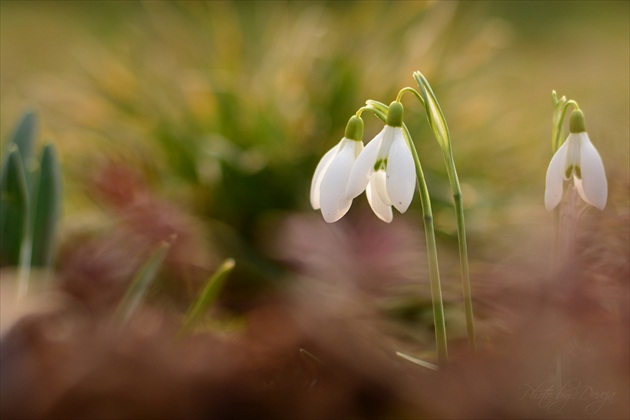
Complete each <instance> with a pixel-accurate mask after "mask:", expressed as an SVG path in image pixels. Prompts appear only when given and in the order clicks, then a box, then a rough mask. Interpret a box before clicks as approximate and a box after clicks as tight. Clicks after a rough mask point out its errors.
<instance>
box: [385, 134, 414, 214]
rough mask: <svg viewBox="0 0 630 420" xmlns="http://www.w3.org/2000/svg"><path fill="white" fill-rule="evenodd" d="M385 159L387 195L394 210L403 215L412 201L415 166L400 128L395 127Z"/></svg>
mask: <svg viewBox="0 0 630 420" xmlns="http://www.w3.org/2000/svg"><path fill="white" fill-rule="evenodd" d="M395 130H396V132H395V134H394V140H393V142H392V145H391V148H390V150H389V158H388V159H387V194H388V196H389V198H390V200H391V202H392V205H393V206H394V207H396V209H397V210H398V211H399V212H401V213H404V212H405V211H407V209H408V208H409V205H410V204H411V200H412V199H413V192H414V190H415V186H416V165H415V163H414V161H413V156H412V155H411V149H409V146H408V145H407V142H406V141H405V137H404V135H403V132H402V128H400V127H396V128H395Z"/></svg>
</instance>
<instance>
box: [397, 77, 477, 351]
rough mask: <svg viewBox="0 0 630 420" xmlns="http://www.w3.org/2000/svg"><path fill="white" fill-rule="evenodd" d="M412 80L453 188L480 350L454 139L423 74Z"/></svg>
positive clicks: (471, 334)
mask: <svg viewBox="0 0 630 420" xmlns="http://www.w3.org/2000/svg"><path fill="white" fill-rule="evenodd" d="M413 76H414V78H415V79H416V82H417V83H418V86H419V87H420V89H421V90H422V95H420V94H418V93H417V92H415V96H416V97H417V98H418V99H419V100H420V103H422V105H423V106H424V108H425V111H426V114H427V119H428V120H429V125H431V128H432V130H433V134H434V135H435V139H436V141H437V142H438V144H439V145H440V148H441V149H442V155H443V157H444V163H445V165H446V173H447V176H448V181H449V184H450V186H451V193H452V195H453V202H454V204H455V216H456V218H457V244H458V249H459V261H460V270H461V273H462V294H463V296H464V312H465V314H466V332H467V335H468V344H469V345H470V346H471V347H472V348H473V349H474V348H476V347H477V339H476V333H475V316H474V312H473V304H472V291H471V286H470V269H469V265H468V245H467V241H466V223H465V219H464V203H463V200H462V190H461V185H460V183H459V177H458V176H457V169H456V168H455V160H454V159H453V148H452V143H451V136H450V133H449V130H448V125H447V124H446V119H445V118H444V113H443V112H442V109H441V108H440V105H439V103H438V102H437V99H436V97H435V94H434V93H433V90H432V89H431V86H430V85H429V82H428V81H427V80H426V78H425V77H424V76H423V75H422V74H421V73H420V72H415V73H414V75H413ZM408 89H411V88H408ZM411 90H413V89H411ZM420 97H422V99H420Z"/></svg>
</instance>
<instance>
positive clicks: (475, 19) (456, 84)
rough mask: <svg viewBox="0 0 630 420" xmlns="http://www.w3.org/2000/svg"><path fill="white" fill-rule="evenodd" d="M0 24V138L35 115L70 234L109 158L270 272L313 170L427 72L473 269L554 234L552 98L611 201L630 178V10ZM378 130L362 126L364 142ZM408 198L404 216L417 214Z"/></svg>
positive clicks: (19, 18)
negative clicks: (587, 147) (524, 238)
mask: <svg viewBox="0 0 630 420" xmlns="http://www.w3.org/2000/svg"><path fill="white" fill-rule="evenodd" d="M1 8H2V14H1V23H2V25H1V40H2V49H1V58H2V60H1V64H0V66H1V67H0V70H1V71H0V89H1V92H2V98H1V103H2V109H1V110H0V114H1V117H2V122H1V124H2V125H1V127H0V129H1V132H2V134H3V138H6V133H8V132H9V131H10V130H11V128H12V127H11V123H12V122H13V121H16V119H17V116H18V115H20V114H21V112H22V111H23V110H24V109H25V108H27V107H35V108H36V109H38V111H39V112H40V115H41V119H42V122H43V126H44V131H45V134H46V136H47V137H50V138H53V139H54V141H55V142H56V144H57V145H58V146H59V148H60V152H61V153H60V154H61V157H62V161H63V164H64V169H65V171H66V184H67V186H68V187H67V189H66V193H67V202H66V206H65V219H64V220H65V222H64V225H65V226H66V230H68V229H74V228H75V227H76V225H78V224H81V223H82V221H85V220H88V222H86V223H88V225H91V224H96V225H98V224H99V223H101V224H102V222H101V221H102V220H106V219H107V217H108V215H107V213H106V212H103V211H102V210H101V209H99V208H98V206H95V205H94V202H93V201H92V200H91V199H86V195H85V194H84V188H85V183H84V182H85V179H86V178H88V177H90V176H92V175H93V172H94V167H98V164H99V162H101V160H102V159H103V156H114V157H116V158H117V159H121V160H123V161H125V162H126V163H127V164H129V165H132V166H135V167H136V168H138V170H139V171H140V173H141V174H142V176H144V177H146V178H147V179H148V181H149V183H150V185H151V187H152V188H153V189H154V190H155V191H156V192H157V193H158V194H160V195H162V196H164V197H166V198H168V199H170V200H173V201H177V202H179V203H181V204H182V206H184V207H185V208H187V209H190V211H191V212H193V213H195V214H197V215H198V216H200V217H202V218H204V219H205V220H206V222H207V226H208V229H209V231H210V232H213V233H214V235H215V237H216V240H217V242H218V243H219V248H221V247H222V251H223V253H225V254H229V255H232V256H236V257H241V258H246V259H249V260H251V263H252V264H253V266H254V267H255V268H254V271H256V270H258V269H260V270H262V271H264V270H265V269H264V264H263V263H261V261H264V260H261V259H260V258H259V257H258V256H257V255H259V254H261V253H262V254H264V253H265V252H264V250H261V249H260V248H261V247H262V248H264V246H262V245H261V244H260V240H259V237H260V236H261V235H262V233H263V232H261V229H263V228H262V226H269V224H268V223H267V221H268V219H270V218H271V219H273V218H275V216H277V215H281V214H283V212H286V211H310V210H309V209H310V207H309V205H308V187H309V182H310V177H311V174H312V171H313V169H314V167H315V164H316V162H317V160H318V159H319V157H320V156H321V154H322V153H323V152H324V151H325V150H327V149H328V148H329V147H330V146H331V145H332V144H333V143H334V142H336V141H337V140H338V138H340V137H341V135H342V132H343V129H344V127H345V122H346V121H347V118H348V117H349V115H351V113H353V112H354V111H355V110H356V109H357V108H358V107H359V106H361V105H362V103H363V101H364V100H366V99H368V98H371V99H377V100H381V101H384V102H388V101H390V100H391V99H393V95H394V94H395V93H396V91H397V90H398V89H399V88H401V87H403V86H407V85H409V86H411V85H412V84H413V79H412V77H411V73H412V72H413V71H414V70H421V71H422V72H423V73H424V74H425V75H426V76H427V78H428V79H429V80H430V82H431V83H432V85H433V86H434V89H435V91H436V94H437V95H438V98H439V100H440V103H441V104H442V107H443V109H444V112H445V114H446V117H447V120H448V123H449V125H450V129H451V133H452V136H453V142H454V152H455V159H456V162H457V165H458V171H459V174H460V177H461V180H462V183H463V192H464V199H465V200H466V203H467V217H468V219H467V221H468V229H469V231H470V233H469V240H470V241H471V256H472V258H473V259H475V258H497V257H501V253H499V254H498V253H497V252H499V251H500V252H503V253H504V252H505V251H504V249H505V248H506V247H507V246H511V245H514V244H513V242H514V238H515V237H518V236H519V235H520V234H524V233H525V232H532V231H541V230H545V229H546V228H547V227H548V225H549V223H550V221H551V215H550V214H548V213H546V212H545V211H544V210H543V206H542V196H543V189H544V174H545V170H546V165H547V163H548V161H549V158H550V153H551V152H550V146H549V144H550V140H549V137H550V124H551V123H550V117H551V105H550V101H551V99H550V93H551V90H552V89H556V90H557V91H558V92H559V94H560V95H567V96H569V97H571V98H574V99H576V100H577V101H578V102H579V103H580V104H581V106H582V108H583V109H584V111H585V114H586V118H587V124H588V129H589V133H590V134H591V138H592V140H593V142H594V143H595V145H596V147H597V148H598V149H599V150H600V152H601V154H602V156H603V159H604V162H605V164H606V167H607V170H608V175H609V179H610V182H611V184H614V182H615V179H617V178H616V177H623V178H624V179H627V177H628V157H629V154H628V137H629V131H630V130H629V126H628V118H627V116H628V113H629V108H628V107H629V105H628V74H629V68H628V58H629V53H628V50H629V41H628V35H629V34H628V4H627V3H624V2H556V3H537V2H462V3H457V2H253V3H249V2H152V1H147V2H89V3H80V2H2V3H1ZM405 104H406V105H407V113H406V115H407V119H408V124H409V125H410V128H411V129H412V133H413V134H414V135H415V139H416V141H417V143H418V148H419V152H420V154H421V160H422V161H423V165H425V171H426V172H427V176H428V179H429V188H430V190H431V193H432V195H433V197H434V200H435V203H434V206H435V214H436V223H437V228H438V230H439V232H440V233H441V234H442V238H444V237H448V238H450V239H453V235H454V232H455V221H454V217H453V213H452V210H451V208H450V198H449V190H448V183H447V180H446V175H445V170H444V168H443V163H442V159H441V156H440V152H439V149H438V148H437V147H436V144H435V143H434V142H433V140H431V139H430V138H429V131H428V129H427V128H426V122H425V117H424V115H422V114H420V112H419V110H420V107H419V106H418V105H417V104H414V103H413V102H412V100H411V97H410V98H405ZM378 125H379V124H378V123H377V122H371V121H370V122H368V125H367V130H366V140H367V139H369V138H370V136H371V135H372V134H374V133H376V130H377V129H378ZM624 199H625V200H626V201H627V197H626V198H624ZM414 201H415V203H414V207H412V211H411V212H410V213H409V214H408V215H405V216H397V217H414V216H416V215H417V213H418V209H419V203H418V200H417V199H416V200H414ZM356 202H357V204H355V206H356V205H365V203H364V199H363V198H361V199H359V200H356ZM352 214H353V211H351V213H350V216H349V217H352ZM271 226H273V224H271ZM542 237H544V235H542ZM515 252H516V251H515ZM503 255H504V254H503ZM256 267H257V268H256Z"/></svg>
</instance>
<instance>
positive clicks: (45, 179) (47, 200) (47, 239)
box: [31, 144, 62, 267]
mask: <svg viewBox="0 0 630 420" xmlns="http://www.w3.org/2000/svg"><path fill="white" fill-rule="evenodd" d="M61 185H62V176H61V168H60V165H59V161H58V159H57V153H56V151H55V148H54V146H53V145H51V144H49V145H46V146H45V147H44V149H43V151H42V156H41V161H40V169H39V177H38V179H37V183H36V186H35V191H34V194H35V198H34V200H33V203H34V208H33V225H32V226H33V229H32V241H33V249H32V255H31V266H33V267H46V266H50V265H51V264H52V261H53V257H54V253H55V237H56V233H57V224H58V221H59V214H60V212H61V202H62V191H61Z"/></svg>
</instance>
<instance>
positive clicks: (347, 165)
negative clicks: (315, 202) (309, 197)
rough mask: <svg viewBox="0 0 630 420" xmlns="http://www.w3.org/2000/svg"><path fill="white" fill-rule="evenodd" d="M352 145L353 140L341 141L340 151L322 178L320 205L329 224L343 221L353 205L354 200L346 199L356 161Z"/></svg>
mask: <svg viewBox="0 0 630 420" xmlns="http://www.w3.org/2000/svg"><path fill="white" fill-rule="evenodd" d="M352 143H354V142H353V141H352V140H346V139H344V140H342V141H341V144H340V148H339V151H338V152H337V154H336V155H335V157H334V159H333V160H332V162H331V163H330V165H329V166H328V168H327V170H326V172H325V173H324V176H323V177H322V181H321V188H320V205H321V209H322V215H323V216H324V220H325V221H327V222H328V223H332V222H336V221H337V220H339V219H341V218H342V217H343V215H344V214H346V213H347V212H348V210H349V209H350V205H351V204H352V200H351V199H347V198H346V184H347V182H348V177H349V175H350V171H351V169H352V164H353V163H354V160H355V155H354V145H353V144H352Z"/></svg>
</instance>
